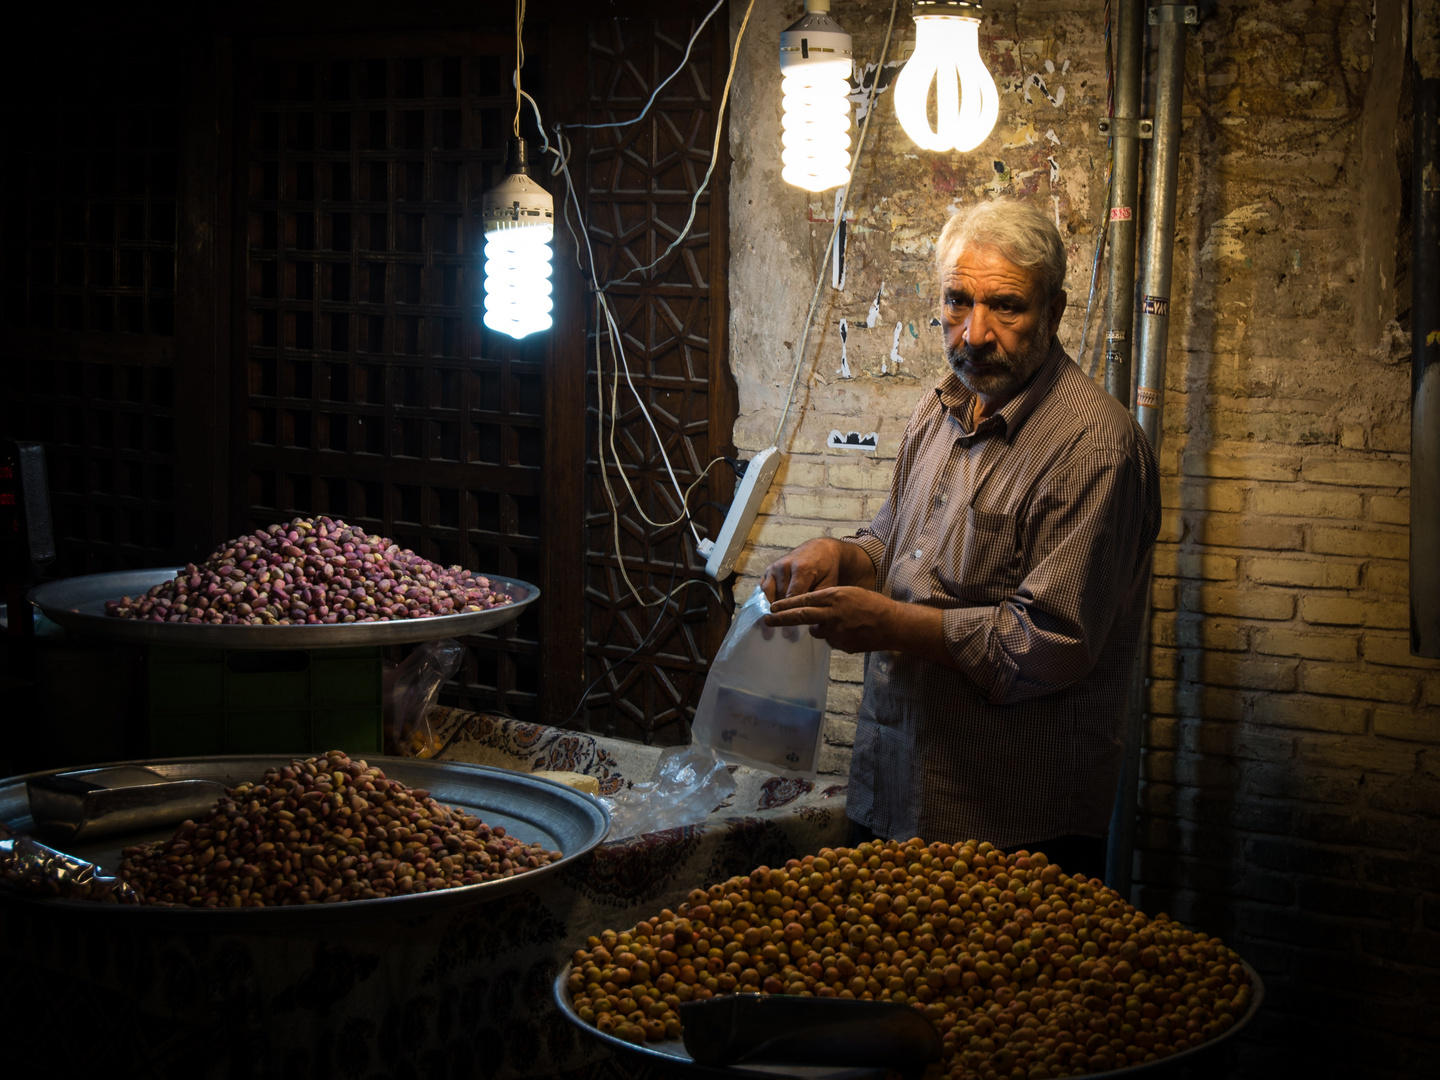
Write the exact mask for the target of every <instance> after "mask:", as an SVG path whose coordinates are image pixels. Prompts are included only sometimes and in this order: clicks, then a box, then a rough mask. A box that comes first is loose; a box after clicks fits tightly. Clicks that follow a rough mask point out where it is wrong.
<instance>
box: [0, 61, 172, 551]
mask: <svg viewBox="0 0 1440 1080" xmlns="http://www.w3.org/2000/svg"><path fill="white" fill-rule="evenodd" d="M71 59H72V61H73V62H67V63H66V64H65V65H64V67H63V70H62V69H61V68H60V67H55V66H51V65H53V64H55V63H56V60H55V58H53V57H52V58H49V59H48V60H47V62H46V64H45V66H43V68H42V67H41V66H40V65H37V66H36V73H37V75H38V74H39V73H40V72H41V71H42V70H43V75H42V76H41V77H40V78H39V79H38V80H37V81H36V82H34V83H32V84H31V87H30V89H31V91H32V92H27V93H26V95H25V96H24V97H23V99H13V98H12V99H11V100H9V101H8V102H7V108H6V109H5V112H4V117H5V129H6V142H5V162H4V168H3V169H0V206H3V216H0V376H3V377H0V385H3V391H0V433H3V434H4V435H6V436H8V437H10V438H20V439H30V440H35V441H38V442H41V443H43V444H44V447H45V453H46V463H47V467H48V473H49V482H50V499H51V509H52V515H53V523H54V528H55V539H56V546H57V554H56V559H55V562H54V563H52V564H51V565H50V567H49V569H48V573H49V574H50V575H51V576H55V577H65V576H71V575H75V574H84V573H95V572H100V571H105V570H115V569H125V568H133V567H144V566H157V565H162V564H164V563H166V562H169V561H170V560H173V559H174V558H175V540H174V513H175V503H176V494H175V430H174V427H175V400H174V398H175V372H174V360H175V350H174V337H173V335H174V329H175V258H176V251H175V235H176V186H177V185H176V180H177V172H178V165H177V142H178V136H179V115H180V109H181V105H182V101H183V99H184V95H185V86H184V78H183V75H182V74H181V73H180V71H179V70H178V69H177V66H176V65H175V64H174V63H173V61H166V60H161V59H157V58H148V59H147V58H145V57H143V56H136V55H126V56H125V57H124V58H123V59H116V58H107V59H103V60H98V61H94V60H93V58H92V61H86V62H82V61H81V60H80V59H79V58H78V57H74V58H71ZM7 63H16V64H21V65H23V64H24V63H25V61H24V60H23V59H21V58H11V60H10V61H7ZM41 83H43V84H44V86H45V87H46V89H43V90H42V89H41V88H40V84H41Z"/></svg>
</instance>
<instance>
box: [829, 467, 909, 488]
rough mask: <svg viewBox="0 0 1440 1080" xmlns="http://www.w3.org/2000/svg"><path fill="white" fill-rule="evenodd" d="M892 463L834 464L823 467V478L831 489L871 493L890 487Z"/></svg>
mask: <svg viewBox="0 0 1440 1080" xmlns="http://www.w3.org/2000/svg"><path fill="white" fill-rule="evenodd" d="M894 471H895V470H894V462H890V461H876V462H874V463H873V464H872V463H870V462H869V461H865V462H863V463H862V462H859V461H856V462H844V463H842V462H834V461H832V462H831V463H830V464H829V465H827V466H826V467H825V478H826V480H828V481H829V483H830V485H831V486H832V487H837V488H851V489H860V490H864V491H873V490H876V489H880V490H884V489H887V488H889V487H890V477H891V474H892V473H893V472H894Z"/></svg>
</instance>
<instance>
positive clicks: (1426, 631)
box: [1410, 0, 1440, 657]
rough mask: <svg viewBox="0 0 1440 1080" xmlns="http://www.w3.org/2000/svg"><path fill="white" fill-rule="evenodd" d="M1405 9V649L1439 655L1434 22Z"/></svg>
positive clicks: (1430, 15) (1439, 222)
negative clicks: (1408, 149)
mask: <svg viewBox="0 0 1440 1080" xmlns="http://www.w3.org/2000/svg"><path fill="white" fill-rule="evenodd" d="M1436 6H1437V5H1436V4H1435V3H1434V2H1433V0H1417V2H1416V3H1415V5H1414V6H1413V7H1412V8H1411V20H1412V24H1411V30H1412V32H1411V35H1410V42H1411V45H1410V48H1411V58H1412V61H1413V64H1414V68H1413V72H1412V74H1413V78H1412V81H1411V86H1412V87H1413V90H1412V93H1413V98H1412V111H1413V114H1414V124H1415V143H1414V153H1413V158H1412V160H1413V175H1412V177H1411V184H1410V193H1411V194H1410V198H1411V200H1412V205H1411V222H1412V240H1411V243H1412V244H1413V247H1414V251H1413V255H1414V260H1413V262H1412V264H1411V305H1410V394H1411V402H1410V651H1411V652H1412V653H1414V654H1415V655H1416V656H1432V657H1440V559H1437V558H1436V557H1435V553H1436V552H1437V551H1440V24H1437V12H1436V10H1435V9H1436Z"/></svg>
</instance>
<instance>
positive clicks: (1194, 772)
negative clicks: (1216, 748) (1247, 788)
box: [1173, 751, 1240, 790]
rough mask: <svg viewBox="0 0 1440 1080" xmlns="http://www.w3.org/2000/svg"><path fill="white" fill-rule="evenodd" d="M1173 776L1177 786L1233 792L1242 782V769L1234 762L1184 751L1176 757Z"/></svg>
mask: <svg viewBox="0 0 1440 1080" xmlns="http://www.w3.org/2000/svg"><path fill="white" fill-rule="evenodd" d="M1173 774H1174V778H1175V782H1176V783H1177V784H1192V785H1194V786H1196V787H1215V788H1228V789H1232V790H1233V789H1234V787H1235V785H1236V784H1237V783H1238V782H1239V780H1240V769H1239V767H1238V766H1237V765H1235V764H1234V763H1233V762H1230V761H1224V760H1221V759H1220V758H1216V757H1208V756H1204V757H1202V756H1199V755H1196V754H1187V753H1184V752H1183V751H1182V752H1179V753H1177V754H1176V755H1175V762H1174V767H1173Z"/></svg>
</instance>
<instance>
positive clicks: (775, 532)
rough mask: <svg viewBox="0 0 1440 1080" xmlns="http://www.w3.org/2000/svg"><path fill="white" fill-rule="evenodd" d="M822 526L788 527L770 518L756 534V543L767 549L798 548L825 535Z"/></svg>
mask: <svg viewBox="0 0 1440 1080" xmlns="http://www.w3.org/2000/svg"><path fill="white" fill-rule="evenodd" d="M825 532H826V530H825V528H824V527H823V526H820V525H787V524H784V523H783V522H781V521H777V520H776V519H775V518H773V517H772V518H769V519H767V520H766V521H765V523H764V524H763V525H761V526H760V528H759V530H757V531H756V533H755V543H757V544H763V545H765V546H767V547H779V548H797V547H799V546H800V545H801V544H803V543H805V541H806V540H813V539H815V537H817V536H824V535H825Z"/></svg>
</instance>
